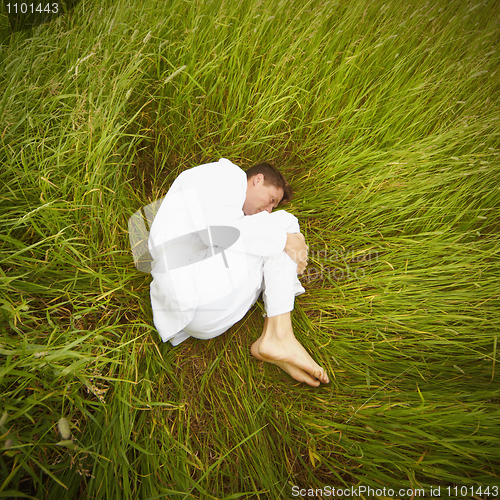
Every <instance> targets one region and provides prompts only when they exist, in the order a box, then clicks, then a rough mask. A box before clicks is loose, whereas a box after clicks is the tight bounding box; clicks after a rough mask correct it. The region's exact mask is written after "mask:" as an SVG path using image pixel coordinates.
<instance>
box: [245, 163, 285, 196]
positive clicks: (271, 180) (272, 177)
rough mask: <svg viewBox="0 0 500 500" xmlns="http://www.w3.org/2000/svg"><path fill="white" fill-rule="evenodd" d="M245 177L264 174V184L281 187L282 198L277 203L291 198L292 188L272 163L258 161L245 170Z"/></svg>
mask: <svg viewBox="0 0 500 500" xmlns="http://www.w3.org/2000/svg"><path fill="white" fill-rule="evenodd" d="M246 174H247V179H250V178H252V177H254V176H256V175H259V174H262V175H263V176H264V185H265V186H269V184H271V185H272V186H274V187H277V188H281V189H283V198H282V199H281V201H280V202H279V205H285V204H286V203H288V202H289V201H291V200H292V198H293V189H292V186H290V184H288V182H287V180H286V179H285V177H284V176H283V174H282V173H281V172H280V171H279V170H278V169H277V168H276V167H275V166H273V165H270V164H269V163H258V164H257V165H254V166H253V167H250V168H249V169H248V170H246Z"/></svg>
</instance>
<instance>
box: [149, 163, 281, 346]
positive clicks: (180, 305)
mask: <svg viewBox="0 0 500 500" xmlns="http://www.w3.org/2000/svg"><path fill="white" fill-rule="evenodd" d="M246 190H247V176H246V173H245V172H244V171H243V170H241V169H240V168H239V167H238V166H236V165H234V164H233V163H232V162H230V161H229V160H226V159H224V158H222V159H220V160H219V161H218V162H214V163H208V164H205V165H201V166H198V167H194V168H191V169H189V170H186V171H184V172H182V173H181V174H180V175H179V176H178V177H177V179H176V180H175V181H174V183H173V184H172V186H171V188H170V189H169V191H168V193H167V195H166V197H165V199H164V201H163V203H162V205H161V207H160V209H159V211H158V213H157V215H156V217H155V219H154V221H153V224H152V226H151V231H150V234H149V248H150V253H151V256H152V257H153V259H154V266H153V270H152V272H151V274H152V275H153V278H154V280H153V283H151V303H152V307H153V313H154V320H155V326H156V328H157V329H158V332H159V333H160V335H161V337H162V339H163V340H164V341H166V340H168V339H169V338H171V337H172V336H174V335H175V334H176V333H177V332H179V331H180V330H182V329H183V328H184V327H185V326H186V325H188V324H189V323H190V322H191V320H192V319H193V317H194V313H195V311H196V308H197V307H200V306H202V305H203V304H205V303H207V302H210V300H209V299H212V300H216V299H218V298H221V297H224V296H226V295H228V294H230V293H231V292H232V291H234V289H235V287H238V286H239V284H241V283H242V281H244V280H245V277H246V267H245V258H244V256H245V254H250V255H256V256H260V257H271V256H273V255H277V254H279V253H280V252H282V251H283V250H284V248H285V244H286V237H287V235H286V232H284V231H283V230H282V229H281V228H277V227H276V226H275V225H274V224H273V222H272V220H273V218H272V217H271V218H270V214H269V213H268V212H267V211H263V212H260V213H258V214H255V215H249V216H245V214H244V212H243V204H244V202H245V198H246ZM208 226H230V227H233V228H236V229H238V231H239V238H238V240H237V242H236V243H235V244H234V245H232V246H231V247H230V248H229V249H228V250H226V251H225V252H222V255H224V258H223V257H222V255H221V253H219V254H217V255H215V256H214V257H212V258H207V257H206V253H205V254H204V253H203V252H207V244H209V242H208V241H206V240H205V239H203V238H201V239H200V237H199V236H198V235H199V233H197V232H199V231H201V230H204V229H206V228H207V227H208ZM197 234H198V235H197ZM180 237H184V239H183V238H181V239H180V240H179V239H178V238H180ZM174 239H176V242H179V241H181V242H182V243H183V244H180V245H179V244H176V245H175V248H173V246H172V245H171V244H170V242H172V240H174ZM201 240H203V241H201ZM172 252H174V254H173V257H174V259H182V258H184V259H186V258H187V259H191V258H192V259H193V260H192V262H193V263H192V264H190V265H183V266H182V267H180V268H175V266H174V269H172V266H171V265H170V267H169V263H171V262H172V259H171V257H172ZM175 252H177V255H176V254H175ZM200 255H202V257H201V258H200ZM226 264H228V266H227V265H226Z"/></svg>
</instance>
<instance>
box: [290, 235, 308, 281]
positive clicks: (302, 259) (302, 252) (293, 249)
mask: <svg viewBox="0 0 500 500" xmlns="http://www.w3.org/2000/svg"><path fill="white" fill-rule="evenodd" d="M284 250H285V252H286V253H287V254H288V255H289V256H290V257H291V259H292V260H293V261H294V262H295V263H296V264H297V273H298V274H302V273H303V272H304V271H305V269H306V266H307V260H308V258H307V254H308V253H309V247H308V246H307V245H306V240H305V238H304V235H303V234H302V233H293V234H292V233H287V235H286V245H285V248H284Z"/></svg>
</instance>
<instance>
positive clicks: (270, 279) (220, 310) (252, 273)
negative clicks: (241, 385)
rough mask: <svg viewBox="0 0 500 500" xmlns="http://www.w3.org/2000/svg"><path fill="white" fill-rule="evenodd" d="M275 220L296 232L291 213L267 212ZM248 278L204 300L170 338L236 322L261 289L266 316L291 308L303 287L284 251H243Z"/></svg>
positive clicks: (208, 333)
mask: <svg viewBox="0 0 500 500" xmlns="http://www.w3.org/2000/svg"><path fill="white" fill-rule="evenodd" d="M271 216H272V217H273V220H274V222H275V224H277V225H278V226H279V227H280V228H281V229H283V230H284V231H285V232H287V233H298V232H300V228H299V223H298V220H297V218H296V217H295V216H293V215H292V214H290V213H288V212H286V211H284V210H280V211H278V212H273V213H272V214H271ZM247 259H248V260H247V262H248V279H247V280H245V282H244V283H243V284H242V286H240V288H239V289H238V290H236V292H235V293H232V294H231V295H229V296H226V297H222V298H220V299H217V300H215V301H213V302H210V303H209V304H204V305H203V306H202V307H200V308H199V309H197V310H196V312H195V316H194V318H193V319H192V321H191V322H190V323H189V324H188V325H187V326H186V327H184V329H183V330H182V331H180V332H178V333H177V334H176V335H175V336H174V337H172V338H171V339H170V343H171V344H172V345H177V344H180V343H181V342H183V341H184V340H186V339H187V338H188V337H190V336H191V337H195V338H199V339H211V338H214V337H217V336H218V335H221V334H222V333H224V332H225V331H226V330H228V329H229V328H231V326H233V325H234V324H235V323H237V322H238V321H239V320H240V319H241V318H243V316H245V314H246V313H247V312H248V310H249V309H250V308H251V307H252V305H253V304H255V302H256V301H257V299H258V298H259V295H260V293H261V292H262V296H263V300H264V306H265V310H266V314H267V316H269V317H272V316H277V315H279V314H284V313H287V312H290V311H292V310H293V306H294V301H295V296H296V295H300V294H301V293H304V292H305V290H304V288H303V287H302V285H301V284H300V281H299V280H298V278H297V264H296V263H295V262H294V261H293V260H292V259H291V258H290V256H289V255H288V254H287V253H285V252H284V251H283V252H281V253H280V254H278V255H275V256H273V257H259V256H256V255H247Z"/></svg>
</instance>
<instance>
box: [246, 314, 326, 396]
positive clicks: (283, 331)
mask: <svg viewBox="0 0 500 500" xmlns="http://www.w3.org/2000/svg"><path fill="white" fill-rule="evenodd" d="M251 352H252V354H253V355H254V356H255V357H256V358H257V359H260V360H261V361H267V362H269V363H273V364H275V365H277V366H279V367H280V368H281V369H282V370H284V371H286V372H287V373H288V374H290V375H291V376H292V377H293V378H294V379H295V380H298V381H299V382H306V383H307V384H309V385H311V386H313V387H317V386H318V385H319V383H320V382H322V383H323V384H327V383H328V382H329V379H328V375H327V374H326V372H325V370H323V368H321V367H320V366H319V365H318V364H317V363H316V362H315V361H314V360H313V359H312V358H311V356H310V355H309V353H308V352H307V351H306V350H305V349H304V347H303V346H302V345H301V344H300V342H299V341H298V340H297V339H296V338H295V335H294V334H293V330H292V323H291V319H290V313H286V314H282V315H280V316H274V317H271V318H266V320H265V322H264V330H263V332H262V335H261V337H260V338H259V339H258V340H257V341H256V342H255V343H254V344H253V345H252V347H251Z"/></svg>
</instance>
